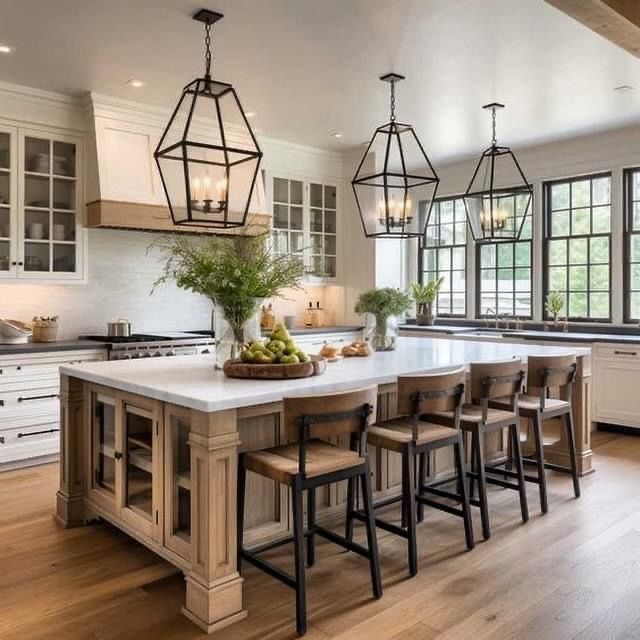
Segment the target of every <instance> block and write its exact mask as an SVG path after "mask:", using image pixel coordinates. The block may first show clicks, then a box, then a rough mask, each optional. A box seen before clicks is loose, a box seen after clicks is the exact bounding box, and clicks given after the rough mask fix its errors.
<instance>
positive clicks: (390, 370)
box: [56, 338, 592, 632]
mask: <svg viewBox="0 0 640 640" xmlns="http://www.w3.org/2000/svg"><path fill="white" fill-rule="evenodd" d="M567 352H573V353H576V355H577V358H578V370H577V381H576V384H575V385H574V389H573V404H574V412H575V429H576V448H577V454H578V463H579V468H580V472H581V474H583V475H584V474H586V473H589V472H590V471H592V464H591V463H592V452H591V446H590V427H591V416H590V404H591V388H590V384H591V358H590V349H588V348H584V349H567V348H564V347H546V346H542V345H527V344H522V345H520V344H495V343H486V342H462V341H447V340H441V339H435V340H430V339H423V338H401V339H400V340H399V345H398V349H397V350H396V351H392V352H381V353H375V354H374V355H373V356H371V357H369V358H352V359H345V360H341V361H339V362H337V363H332V364H330V365H329V366H328V369H327V372H326V373H325V374H324V375H323V376H318V377H312V378H305V379H301V380H282V381H280V380H278V381H271V380H268V381H265V380H238V379H230V378H225V377H224V375H223V374H222V372H220V371H217V370H215V369H214V360H215V358H214V357H213V356H193V357H192V356H185V357H182V358H179V359H178V358H176V359H166V360H165V359H163V360H138V361H122V362H107V363H97V364H91V365H80V366H69V367H63V368H61V408H62V413H61V473H60V490H59V491H58V495H57V508H56V517H57V519H58V521H59V522H61V523H62V524H63V525H65V526H75V525H80V524H83V523H86V522H87V521H89V520H91V519H94V518H96V517H102V518H104V519H105V520H108V521H110V522H111V523H113V524H114V525H115V526H117V527H118V528H120V529H122V530H123V531H125V532H126V533H127V534H129V535H130V536H132V537H133V538H135V539H136V540H138V541H140V542H141V543H143V544H145V545H146V546H147V547H149V548H151V549H152V550H154V551H155V552H156V553H158V554H159V555H161V556H162V557H163V558H165V559H166V560H168V561H169V562H171V563H173V564H174V565H175V566H177V567H178V568H179V569H180V570H181V571H183V572H184V574H185V576H186V585H187V586H186V604H185V607H184V609H183V611H184V613H185V615H187V616H188V617H189V618H190V619H191V620H193V621H194V622H195V623H196V624H198V625H199V626H200V627H201V628H203V629H204V630H206V631H208V632H212V631H215V630H216V629H218V628H221V627H223V626H226V625H228V624H231V623H233V622H235V621H237V620H239V619H241V618H242V617H244V616H245V615H246V612H245V611H244V610H243V608H242V578H241V577H240V576H239V574H238V571H237V564H236V546H237V544H236V476H237V455H238V452H239V451H245V450H251V449H258V448H265V447H269V446H276V445H279V444H282V443H283V442H284V428H283V427H284V425H283V420H282V415H281V413H282V398H283V397H284V396H288V395H296V394H299V395H307V394H322V393H331V392H334V391H342V390H346V389H350V388H357V387H360V386H365V385H369V384H377V385H378V409H377V418H378V419H380V420H384V419H388V418H391V417H394V415H395V403H396V396H395V393H396V388H395V385H396V380H397V377H398V376H399V375H404V374H415V373H420V372H427V371H431V372H433V371H438V370H445V369H448V368H450V367H452V366H456V365H468V364H469V363H470V362H479V361H485V362H486V361H492V360H500V359H505V358H509V357H514V356H515V357H520V358H522V359H524V360H526V358H527V357H528V356H530V355H558V354H561V353H567ZM107 436H108V437H107ZM111 436H113V438H112V441H107V440H108V438H111ZM494 436H495V437H494V438H491V439H488V442H487V447H488V452H487V453H488V456H489V457H500V456H504V455H505V454H506V442H505V440H504V438H503V436H502V434H501V433H497V434H494ZM105 438H106V439H105ZM185 451H186V453H185ZM396 455H397V454H393V453H392V452H381V451H375V450H372V451H371V456H372V463H373V464H372V467H373V469H374V474H375V477H374V490H375V492H376V494H377V497H387V496H390V495H393V494H394V493H398V492H399V491H400V463H399V460H396ZM545 456H546V458H547V459H548V460H549V461H550V462H556V463H558V464H564V465H566V463H567V453H566V443H565V442H563V439H560V441H559V442H557V443H556V444H554V445H552V446H550V447H545ZM136 465H138V466H136ZM450 469H451V463H450V460H448V458H447V456H446V454H445V455H443V456H434V459H433V464H432V465H431V467H430V471H431V477H432V478H433V479H434V480H436V479H440V478H442V477H444V476H446V475H447V474H448V472H449V471H450ZM141 476H144V477H148V485H149V486H148V488H147V487H146V485H145V486H144V487H143V490H142V491H141V493H140V494H136V493H135V489H136V488H137V487H138V485H139V484H140V477H141ZM141 496H142V497H141ZM319 497H320V496H319ZM345 498H346V492H345V489H344V487H342V486H340V485H338V486H336V487H332V488H330V489H327V490H326V492H325V493H324V495H322V497H321V499H319V500H318V502H319V505H318V507H319V508H318V517H319V519H320V520H322V519H324V520H325V521H332V520H335V519H336V518H339V517H341V516H342V515H343V511H344V501H345ZM246 520H247V529H246V532H245V533H246V536H245V540H246V542H247V544H249V545H253V544H258V543H260V542H266V541H269V540H273V539H277V538H280V537H285V536H286V535H287V533H288V531H289V528H290V517H289V504H288V497H287V492H286V490H285V489H284V488H283V487H281V486H279V485H276V484H275V483H274V482H272V481H268V480H260V479H258V478H257V477H255V478H252V479H251V481H250V485H249V489H248V494H247V517H246ZM382 561H383V563H384V558H382ZM365 573H366V572H365ZM364 577H365V578H366V576H364Z"/></svg>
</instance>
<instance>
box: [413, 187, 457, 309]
mask: <svg viewBox="0 0 640 640" xmlns="http://www.w3.org/2000/svg"><path fill="white" fill-rule="evenodd" d="M425 215H426V212H425ZM466 245H467V218H466V213H465V208H464V202H463V201H462V199H461V198H446V199H441V200H436V201H435V202H434V203H433V206H432V208H431V213H430V215H429V223H428V225H427V229H426V234H425V239H424V246H423V247H422V249H421V252H420V253H421V259H420V265H419V272H420V274H419V275H420V282H423V283H425V282H430V281H431V280H437V279H438V278H444V281H443V283H442V287H441V288H440V291H439V293H438V300H437V307H436V308H437V313H438V315H441V316H465V315H466V313H467V305H466V289H467V287H466V284H467V282H466V276H467V259H466Z"/></svg>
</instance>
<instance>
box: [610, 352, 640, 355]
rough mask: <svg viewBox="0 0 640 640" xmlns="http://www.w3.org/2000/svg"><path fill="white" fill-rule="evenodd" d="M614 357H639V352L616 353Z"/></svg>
mask: <svg viewBox="0 0 640 640" xmlns="http://www.w3.org/2000/svg"><path fill="white" fill-rule="evenodd" d="M613 355H616V356H637V355H638V352H637V351H614V352H613Z"/></svg>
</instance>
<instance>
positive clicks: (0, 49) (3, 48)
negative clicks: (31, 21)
mask: <svg viewBox="0 0 640 640" xmlns="http://www.w3.org/2000/svg"><path fill="white" fill-rule="evenodd" d="M13 51H14V48H13V47H10V46H9V45H8V44H0V53H13Z"/></svg>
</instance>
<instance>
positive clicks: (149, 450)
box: [120, 397, 162, 540]
mask: <svg viewBox="0 0 640 640" xmlns="http://www.w3.org/2000/svg"><path fill="white" fill-rule="evenodd" d="M120 411H121V419H122V436H123V441H122V456H123V457H122V469H123V474H122V494H121V501H122V502H121V514H120V515H121V518H122V519H123V520H125V521H127V522H128V523H129V524H130V525H131V526H132V527H134V528H136V529H138V530H139V531H140V532H141V533H143V534H144V535H146V536H149V537H151V538H154V539H156V540H160V538H161V530H162V527H161V523H160V510H161V504H160V502H161V500H162V439H161V437H160V417H161V416H160V415H159V414H160V413H161V408H158V405H157V403H154V402H153V401H150V400H147V399H145V398H139V399H138V398H134V397H125V398H124V399H123V400H122V404H121V409H120Z"/></svg>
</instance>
